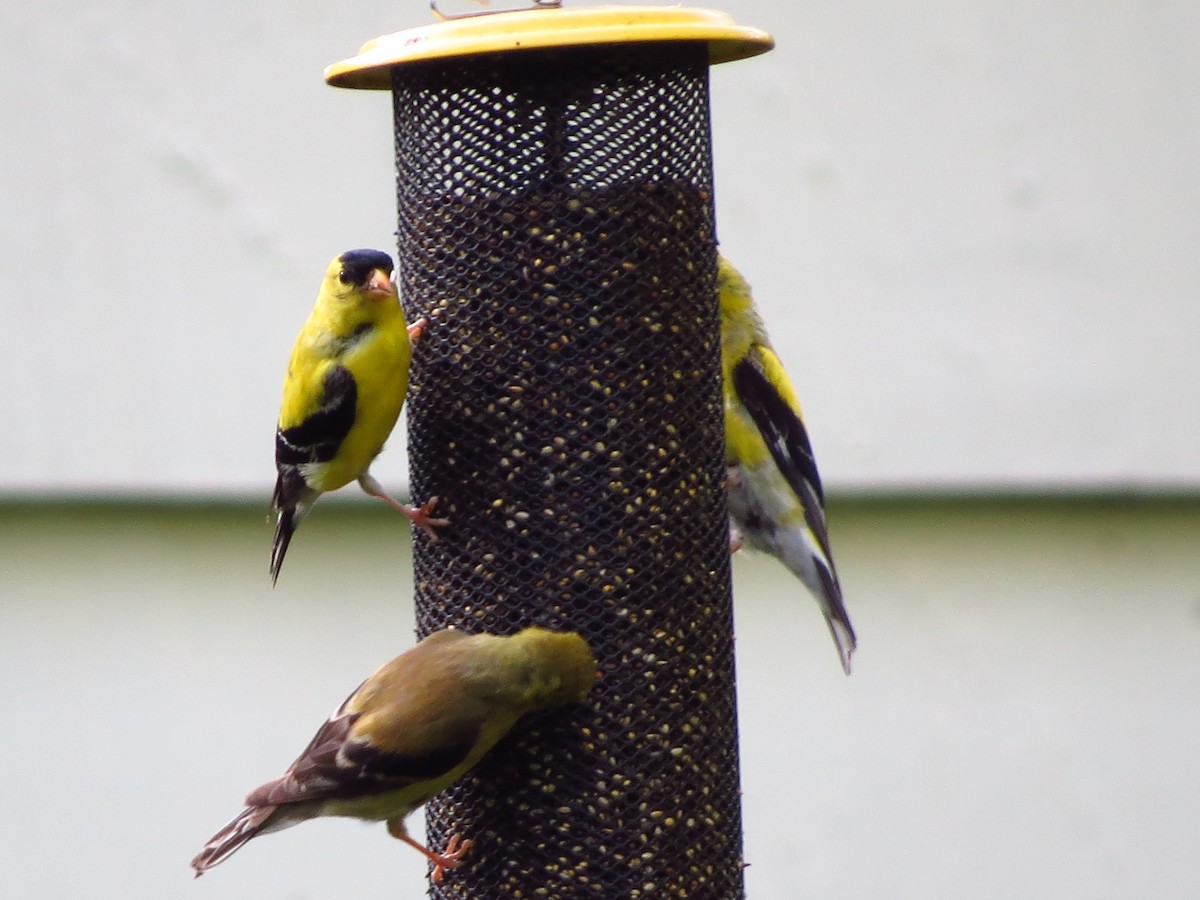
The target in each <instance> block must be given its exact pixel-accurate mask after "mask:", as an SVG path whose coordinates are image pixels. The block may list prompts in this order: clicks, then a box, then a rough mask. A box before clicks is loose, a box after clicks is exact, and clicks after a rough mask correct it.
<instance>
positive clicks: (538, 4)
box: [429, 0, 562, 22]
mask: <svg viewBox="0 0 1200 900" xmlns="http://www.w3.org/2000/svg"><path fill="white" fill-rule="evenodd" d="M438 2H439V0H429V8H430V9H431V10H433V14H434V15H435V16H436V17H437V18H438V20H439V21H441V22H448V21H451V20H453V19H471V18H474V17H475V16H493V15H499V14H501V13H508V12H523V11H524V10H522V9H521V8H520V7H518V8H516V9H481V10H479V11H478V12H464V13H444V12H442V11H441V10H440V9H439V8H438ZM475 2H476V3H478V4H479V5H480V6H490V5H491V0H475ZM561 7H562V0H530V4H529V6H528V7H527V8H528V9H560V8H561Z"/></svg>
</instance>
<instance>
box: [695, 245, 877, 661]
mask: <svg viewBox="0 0 1200 900" xmlns="http://www.w3.org/2000/svg"><path fill="white" fill-rule="evenodd" d="M717 289H718V292H719V297H720V305H721V373H722V380H723V388H724V398H725V457H726V462H727V463H728V475H729V479H728V488H727V490H728V497H729V513H730V517H731V518H732V520H733V523H732V529H731V538H732V543H733V544H734V545H735V546H736V545H738V544H740V539H741V538H744V539H745V540H747V541H749V543H750V546H752V547H754V548H755V549H758V550H763V551H766V552H767V553H770V554H771V555H773V556H775V557H777V558H778V559H779V560H780V561H782V562H783V564H784V565H785V566H787V567H788V568H789V569H790V570H791V571H792V573H793V574H794V575H795V576H796V577H797V578H799V579H800V580H801V581H802V582H804V585H805V587H807V588H808V589H809V591H810V592H811V593H812V595H813V596H814V597H815V598H816V600H817V603H818V604H820V606H821V612H822V613H824V615H825V621H826V623H827V624H828V625H829V632H830V634H831V635H833V642H834V644H835V645H837V651H838V656H839V657H840V659H841V663H842V668H843V669H844V670H845V672H846V674H847V675H849V674H850V657H851V655H852V654H853V653H854V648H855V646H856V644H857V639H856V638H855V636H854V628H853V626H851V624H850V617H849V615H847V613H846V605H845V603H843V601H842V588H841V585H840V584H839V582H838V576H837V570H836V569H835V568H834V565H833V554H832V552H831V551H830V549H829V533H828V530H827V529H826V525H825V495H824V492H823V491H822V489H821V478H820V476H819V475H818V474H817V463H816V460H815V459H814V458H813V452H812V445H811V444H810V443H809V439H808V431H807V429H806V428H805V427H804V419H803V417H802V415H801V413H800V403H799V401H798V400H797V399H796V392H795V390H794V389H793V388H792V382H791V380H790V379H789V378H788V376H787V372H785V371H784V368H783V363H782V362H780V360H779V357H778V356H776V355H775V351H774V350H773V349H772V348H771V342H770V339H769V338H768V337H767V330H766V328H765V327H764V325H763V321H762V318H761V317H760V316H759V314H758V310H757V309H756V308H755V306H754V298H753V297H752V296H751V294H750V286H749V285H748V284H747V283H746V280H745V279H744V278H742V276H741V275H740V274H739V273H738V271H737V269H735V268H734V267H733V266H732V265H731V264H730V263H729V260H727V259H725V258H724V257H719V258H718V269H717Z"/></svg>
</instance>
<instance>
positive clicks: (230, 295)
mask: <svg viewBox="0 0 1200 900" xmlns="http://www.w3.org/2000/svg"><path fill="white" fill-rule="evenodd" d="M714 5H720V4H714ZM723 5H724V6H725V7H726V8H727V9H728V10H730V11H732V12H734V13H735V14H736V15H737V16H739V18H740V19H741V20H742V21H744V22H745V23H746V24H753V25H757V26H760V27H764V28H766V29H768V30H769V31H771V32H772V33H773V34H774V35H775V37H776V39H777V42H778V48H777V49H776V50H775V51H774V52H773V53H771V54H769V55H767V56H765V57H760V58H758V59H755V60H750V61H745V62H739V63H734V64H730V65H727V66H723V67H720V68H718V69H716V70H714V74H713V83H714V127H715V143H716V151H717V168H718V196H717V201H718V206H719V222H720V236H721V239H722V241H723V245H724V247H725V249H726V250H727V252H728V253H729V254H730V255H731V256H732V257H733V258H734V259H735V260H736V261H737V262H738V263H739V264H740V265H741V267H742V268H743V269H744V270H745V272H746V274H747V275H748V277H749V278H750V279H751V281H752V282H753V283H754V284H755V285H756V287H757V288H758V293H759V297H760V301H761V303H762V305H763V307H764V309H765V311H766V315H767V316H768V318H769V320H770V321H771V322H772V323H774V332H775V336H776V340H777V343H778V344H779V345H780V349H781V351H782V353H783V355H784V358H785V360H786V361H787V362H788V364H789V366H790V368H791V370H792V374H793V376H794V378H795V379H796V380H797V382H798V383H799V386H800V390H801V393H802V396H803V397H805V398H806V405H807V408H808V414H809V418H810V426H811V427H812V429H813V432H814V434H815V441H816V444H817V449H818V456H819V459H820V462H821V465H822V470H823V473H824V475H825V477H826V480H827V481H828V482H829V483H830V485H831V486H832V487H833V488H834V489H835V490H836V489H855V490H860V491H862V490H871V489H875V488H880V487H883V488H897V487H899V488H906V487H918V488H920V487H933V488H939V489H946V488H950V489H956V488H972V487H979V486H984V487H1001V488H1016V489H1021V490H1036V489H1039V488H1042V487H1046V486H1056V487H1063V486H1066V487H1071V486H1078V487H1084V488H1097V487H1099V488H1106V487H1114V486H1116V487H1122V488H1133V489H1139V488H1144V489H1157V488H1167V489H1179V488H1182V489H1186V490H1195V489H1197V488H1200V454H1197V453H1195V452H1194V449H1193V448H1194V447H1195V446H1196V444H1197V440H1198V439H1200V425H1198V422H1197V415H1196V410H1197V409H1200V353H1198V352H1197V351H1196V344H1197V341H1198V339H1200V303H1197V296H1198V295H1200V253H1197V252H1196V247H1197V246H1200V174H1198V172H1200V167H1197V166H1196V165H1195V161H1196V160H1197V159H1200V104H1197V102H1196V94H1195V86H1196V84H1198V83H1200V54H1197V53H1196V52H1195V49H1196V47H1198V46H1200V6H1197V5H1196V4H1195V3H1192V2H1189V0H1160V2H1154V3H1150V2H1132V0H1125V2H1119V0H1113V2H1109V3H1104V4H1092V3H1078V2H1069V0H1056V2H1050V3H1046V2H1039V3H1035V2H1030V0H1018V2H1012V0H971V2H962V0H937V2H931V3H925V4H921V5H918V6H916V7H912V6H909V7H898V6H896V5H895V4H889V3H883V2H867V3H859V4H844V3H833V2H826V0H810V2H806V3H802V4H796V3H791V2H788V0H762V2H759V3H755V4H733V3H725V4H723ZM428 20H429V13H428V10H427V9H426V6H425V4H424V3H422V2H418V0H412V2H410V3H405V4H396V3H395V2H390V0H389V2H383V0H350V2H343V3H317V2H311V0H308V2H300V0H293V2H281V0H273V2H271V0H268V2H261V3H230V2H225V0H211V2H207V3H174V2H162V3H147V2H136V0H114V2H110V3H106V4H103V5H102V6H94V5H93V6H86V5H85V6H82V7H81V6H79V5H78V4H69V3H66V2H63V0H43V2H40V3H23V4H6V5H5V6H4V7H3V8H2V9H0V83H2V84H3V88H0V121H3V122H4V123H5V125H4V139H3V141H2V142H0V204H2V206H3V209H4V213H3V216H2V217H0V267H2V270H3V278H2V279H0V285H3V286H2V287H0V302H2V303H3V309H4V314H5V321H4V327H3V328H0V377H2V378H3V383H4V385H5V390H4V391H3V392H2V393H0V421H3V422H4V424H5V451H6V452H5V465H4V466H3V470H2V471H0V492H3V493H13V492H18V493H19V492H27V491H33V492H47V491H49V492H56V491H63V490H82V491H85V492H87V491H95V490H102V491H119V490H122V489H128V488H136V489H140V490H148V491H152V492H167V493H190V492H201V493H207V492H219V493H228V492H233V493H239V492H241V493H246V494H254V495H256V496H257V495H263V496H265V495H266V493H267V492H268V491H269V487H270V482H271V479H272V477H273V465H272V459H271V454H272V450H271V437H272V430H273V424H274V419H275V414H276V412H277V404H278V394H279V388H280V382H281V378H282V371H283V367H284V362H285V360H286V356H287V353H288V350H289V348H290V345H291V341H292V339H293V337H294V334H295V332H296V330H297V329H298V327H299V325H300V323H301V321H302V320H303V318H304V316H305V315H306V313H307V310H308V307H309V305H310V303H311V299H312V296H313V294H314V293H315V290H316V285H317V281H318V279H319V275H320V273H321V271H322V268H323V266H324V264H325V262H326V261H327V260H328V259H329V258H330V257H332V256H333V255H335V254H336V253H338V252H340V251H341V250H343V249H346V248H348V247H352V246H361V245H375V246H380V247H383V248H391V247H392V246H393V237H392V232H393V230H394V228H395V223H394V212H393V184H392V162H391V116H390V108H389V104H388V98H387V96H386V94H378V93H365V94H364V93H357V92H351V91H339V90H336V89H333V88H329V87H327V86H326V85H325V84H324V83H323V82H322V80H321V71H322V69H323V67H324V66H325V65H327V64H328V63H330V62H333V61H335V60H337V59H340V58H343V57H345V56H349V55H352V54H353V53H354V51H355V50H356V48H357V47H358V46H359V45H360V44H361V43H362V42H363V41H364V40H366V39H368V38H370V37H373V36H375V35H377V34H381V33H384V32H388V31H392V30H395V29H398V28H401V27H406V26H410V25H413V24H423V23H425V22H426V21H428ZM402 444H403V441H402V440H394V441H393V446H392V448H391V449H390V450H389V452H388V453H386V454H385V456H384V458H382V459H381V461H380V465H379V468H378V471H379V474H380V475H381V476H382V477H383V478H385V479H386V480H387V481H388V482H390V483H393V484H396V483H398V482H401V481H403V480H404V478H405V464H404V461H403V454H402V446H401V445H402Z"/></svg>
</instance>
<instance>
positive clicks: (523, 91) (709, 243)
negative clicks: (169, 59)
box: [393, 43, 744, 900]
mask: <svg viewBox="0 0 1200 900" xmlns="http://www.w3.org/2000/svg"><path fill="white" fill-rule="evenodd" d="M393 99H394V104H395V127H396V165H397V176H398V197H399V201H398V202H399V233H398V240H399V258H400V266H399V272H400V279H401V287H402V295H403V297H404V303H405V311H406V313H407V314H408V316H409V319H410V321H412V320H414V319H415V318H416V317H418V316H422V315H423V316H427V317H428V318H429V319H430V326H429V328H428V330H427V331H426V333H425V335H424V336H423V337H422V339H421V341H420V343H419V344H418V346H417V349H416V351H415V361H414V366H413V377H412V383H411V388H410V395H409V403H408V426H409V440H410V447H409V454H410V465H411V479H412V482H411V483H412V492H413V496H414V497H415V498H416V499H417V500H418V501H424V500H425V499H427V498H429V497H433V496H437V497H439V498H441V499H440V504H439V506H438V508H437V512H438V514H439V515H444V516H447V517H448V518H449V519H450V524H449V525H448V526H447V527H445V528H443V529H441V530H440V535H441V540H439V541H436V542H435V541H432V540H430V538H429V537H428V536H427V535H424V534H418V535H417V537H416V540H415V545H414V551H413V556H414V568H415V583H416V607H417V619H418V631H419V633H420V634H421V636H424V635H427V634H429V633H430V632H432V631H435V630H437V629H440V628H445V627H447V626H451V625H453V626H455V627H457V628H461V629H464V630H467V631H470V632H478V631H489V632H494V633H501V634H511V633H513V632H515V631H517V630H519V629H520V628H522V627H525V626H527V625H530V624H538V625H543V626H546V627H549V628H554V629H558V630H572V631H578V632H580V633H581V634H582V635H583V636H584V637H585V638H586V639H587V640H588V641H589V643H590V644H591V646H592V648H593V650H594V651H595V653H596V657H597V659H598V661H599V665H600V668H601V671H602V673H603V674H602V677H601V679H600V680H599V681H598V682H597V684H596V686H595V688H594V689H593V691H592V694H591V696H590V698H589V699H588V701H587V702H586V703H584V704H579V705H576V706H572V707H566V708H563V709H557V710H548V711H545V712H542V713H540V714H536V715H533V716H529V717H527V718H525V719H523V720H521V721H520V722H519V723H518V724H517V726H516V727H515V728H514V729H513V732H512V733H511V734H510V735H509V736H508V737H507V738H506V739H505V740H504V741H503V742H501V743H500V744H499V745H498V746H497V747H496V748H495V750H494V751H493V752H492V753H490V754H489V755H488V756H487V757H485V759H484V760H483V761H482V762H481V763H480V764H479V765H478V766H477V767H476V768H475V769H474V770H473V771H472V772H470V773H469V774H468V775H467V776H466V777H465V778H463V779H462V780H461V781H460V782H459V783H458V784H457V785H455V786H454V787H452V788H451V789H450V790H448V791H446V792H445V793H443V794H441V795H440V796H438V797H436V798H434V799H433V800H432V801H431V802H430V803H429V805H428V807H427V828H428V838H429V841H430V846H431V847H433V848H434V849H441V848H443V847H445V845H446V842H447V840H448V839H449V837H450V836H451V835H452V834H455V833H461V834H462V835H463V836H464V837H469V838H471V839H473V840H474V841H475V846H474V848H473V849H472V851H471V853H470V854H469V855H468V856H467V858H466V859H465V861H464V864H463V866H462V867H461V868H460V869H457V870H455V871H453V872H450V873H448V874H447V876H446V879H445V880H444V881H443V882H442V883H441V884H439V885H433V886H432V887H431V891H432V895H433V896H434V897H439V898H450V897H455V898H472V900H486V898H492V897H497V898H498V897H529V898H535V897H536V898H556V897H595V898H602V900H614V898H626V897H655V898H662V897H689V898H713V900H725V898H738V897H742V896H744V889H743V878H742V834H741V808H740V800H739V783H738V755H737V709H736V702H735V697H734V665H733V646H732V613H731V606H730V584H729V550H728V532H727V528H728V526H727V518H726V507H725V498H724V478H725V467H724V437H723V429H722V408H721V389H720V362H719V360H720V349H719V318H718V314H717V303H716V292H715V278H716V272H715V260H716V244H715V236H714V217H713V202H712V150H711V135H710V127H709V106H708V61H707V56H706V49H705V47H704V45H703V44H701V43H661V44H660V43H653V44H629V45H615V46H600V47H596V46H592V47H573V48H555V49H550V50H536V51H525V52H519V53H508V54H493V55H487V56H479V57H474V58H468V59H461V58H459V59H450V60H440V61H435V62H429V63H419V64H410V65H404V66H398V67H397V68H396V69H395V70H394V72H393Z"/></svg>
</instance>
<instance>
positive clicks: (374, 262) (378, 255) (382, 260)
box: [338, 250, 393, 287]
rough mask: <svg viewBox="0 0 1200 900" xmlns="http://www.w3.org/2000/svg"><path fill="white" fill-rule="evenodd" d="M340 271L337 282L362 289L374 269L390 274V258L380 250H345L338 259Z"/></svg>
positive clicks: (391, 267)
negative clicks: (355, 285)
mask: <svg viewBox="0 0 1200 900" xmlns="http://www.w3.org/2000/svg"><path fill="white" fill-rule="evenodd" d="M338 261H339V262H340V263H341V264H342V271H341V273H340V274H339V275H338V280H339V281H341V282H342V284H357V285H358V286H359V287H362V286H363V285H364V284H366V283H367V279H368V278H370V277H371V273H372V272H374V271H375V270H376V269H383V271H385V272H387V273H388V275H391V274H392V269H393V266H392V258H391V257H390V256H388V255H387V254H386V253H384V252H383V251H382V250H347V251H346V252H345V253H343V254H342V255H341V256H339V257H338Z"/></svg>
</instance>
